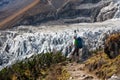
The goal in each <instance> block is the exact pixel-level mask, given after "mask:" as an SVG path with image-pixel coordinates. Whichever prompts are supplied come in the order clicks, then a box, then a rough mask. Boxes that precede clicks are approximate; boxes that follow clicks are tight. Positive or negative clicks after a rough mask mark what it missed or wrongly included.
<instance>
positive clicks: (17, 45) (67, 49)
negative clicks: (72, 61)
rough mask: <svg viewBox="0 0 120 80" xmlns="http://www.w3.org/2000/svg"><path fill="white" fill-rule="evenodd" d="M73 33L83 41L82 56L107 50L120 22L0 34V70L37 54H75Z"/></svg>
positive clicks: (22, 29) (21, 28)
mask: <svg viewBox="0 0 120 80" xmlns="http://www.w3.org/2000/svg"><path fill="white" fill-rule="evenodd" d="M74 30H76V31H77V34H78V36H80V37H82V38H83V40H84V47H83V53H84V54H86V53H87V52H89V51H94V50H96V49H99V48H103V47H104V41H105V39H106V38H107V36H108V35H110V34H112V33H117V32H120V26H119V20H114V19H112V20H108V21H105V22H97V23H79V24H70V25H40V26H37V27H36V26H19V27H16V28H14V29H8V30H4V31H3V30H1V31H0V70H1V69H3V68H4V67H6V66H9V65H11V64H14V63H15V62H16V61H18V60H23V59H25V58H29V57H30V56H32V55H34V54H40V53H47V52H56V51H61V52H62V53H63V55H65V56H67V55H68V54H70V53H71V51H72V48H73V47H72V41H73V35H74Z"/></svg>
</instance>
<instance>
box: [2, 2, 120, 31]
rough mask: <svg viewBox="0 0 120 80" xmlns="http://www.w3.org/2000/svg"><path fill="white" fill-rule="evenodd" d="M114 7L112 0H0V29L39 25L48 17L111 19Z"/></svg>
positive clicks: (54, 18) (65, 20) (63, 19)
mask: <svg viewBox="0 0 120 80" xmlns="http://www.w3.org/2000/svg"><path fill="white" fill-rule="evenodd" d="M117 10H118V6H117V5H116V4H114V2H113V0H104V1H103V0H2V1H0V13H1V14H0V28H1V29H5V28H8V27H12V26H18V25H39V24H40V23H41V22H46V21H50V20H61V21H62V22H63V23H79V22H98V21H104V20H107V19H111V18H113V17H114V15H115V13H116V12H117Z"/></svg>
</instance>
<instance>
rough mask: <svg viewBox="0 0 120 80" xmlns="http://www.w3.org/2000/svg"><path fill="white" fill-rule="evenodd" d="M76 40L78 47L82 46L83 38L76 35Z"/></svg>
mask: <svg viewBox="0 0 120 80" xmlns="http://www.w3.org/2000/svg"><path fill="white" fill-rule="evenodd" d="M77 42H78V45H77V46H78V48H82V47H83V40H82V38H81V37H78V38H77Z"/></svg>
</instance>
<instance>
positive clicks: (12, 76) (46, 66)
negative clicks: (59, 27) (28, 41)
mask: <svg viewBox="0 0 120 80" xmlns="http://www.w3.org/2000/svg"><path fill="white" fill-rule="evenodd" d="M65 61H66V58H65V57H64V56H62V54H61V53H60V52H58V53H56V54H55V53H46V54H38V55H34V56H32V57H31V58H29V59H25V60H24V61H20V62H17V63H15V64H14V65H12V66H10V67H9V68H4V69H3V70H2V71H0V79H1V80H67V79H68V78H69V74H68V72H67V71H66V70H65V69H64V68H63V65H65V64H64V63H65Z"/></svg>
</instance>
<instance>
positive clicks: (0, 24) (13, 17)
mask: <svg viewBox="0 0 120 80" xmlns="http://www.w3.org/2000/svg"><path fill="white" fill-rule="evenodd" d="M39 2H40V0H35V1H34V2H33V3H31V4H30V5H28V6H27V7H25V8H23V9H22V10H20V11H18V12H17V13H15V14H13V15H11V16H9V17H8V18H6V19H5V20H3V21H2V22H0V28H3V27H4V26H7V25H9V24H10V23H11V24H12V22H14V21H17V20H18V19H20V18H21V16H22V15H23V14H24V13H25V12H26V11H28V10H29V9H31V8H32V7H34V6H35V5H37V4H38V3H39ZM20 15H21V16H20ZM11 21H12V22H11Z"/></svg>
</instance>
